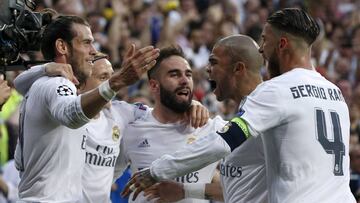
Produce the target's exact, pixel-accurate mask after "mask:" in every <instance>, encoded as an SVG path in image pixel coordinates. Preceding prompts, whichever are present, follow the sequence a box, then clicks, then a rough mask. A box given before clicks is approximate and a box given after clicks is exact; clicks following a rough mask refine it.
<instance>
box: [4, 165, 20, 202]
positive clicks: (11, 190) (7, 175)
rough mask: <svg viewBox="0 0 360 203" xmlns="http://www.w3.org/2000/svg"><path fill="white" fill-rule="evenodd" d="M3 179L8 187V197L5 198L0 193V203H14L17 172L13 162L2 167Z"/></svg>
mask: <svg viewBox="0 0 360 203" xmlns="http://www.w3.org/2000/svg"><path fill="white" fill-rule="evenodd" d="M2 171H3V174H2V176H3V179H4V181H5V182H6V184H7V186H8V195H7V197H6V198H5V197H4V196H3V195H2V193H1V192H0V203H14V202H16V200H17V199H18V189H17V187H18V185H19V182H20V177H19V172H18V171H17V170H16V168H15V161H14V160H10V161H8V162H7V163H6V164H5V165H4V166H3V167H2Z"/></svg>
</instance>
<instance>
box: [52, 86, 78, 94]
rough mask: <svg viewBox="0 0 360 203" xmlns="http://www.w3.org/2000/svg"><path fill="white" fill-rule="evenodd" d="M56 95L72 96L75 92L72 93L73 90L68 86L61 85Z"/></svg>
mask: <svg viewBox="0 0 360 203" xmlns="http://www.w3.org/2000/svg"><path fill="white" fill-rule="evenodd" d="M56 93H57V94H58V95H59V96H70V95H74V92H73V91H72V89H71V88H70V87H69V86H67V85H60V86H59V87H58V88H57V89H56Z"/></svg>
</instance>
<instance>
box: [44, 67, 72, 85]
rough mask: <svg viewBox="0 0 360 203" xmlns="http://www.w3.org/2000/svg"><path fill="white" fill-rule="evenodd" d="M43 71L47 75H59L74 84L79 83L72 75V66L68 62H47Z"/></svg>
mask: <svg viewBox="0 0 360 203" xmlns="http://www.w3.org/2000/svg"><path fill="white" fill-rule="evenodd" d="M45 73H46V75H47V76H49V77H54V76H61V77H64V78H67V79H68V80H70V81H71V82H73V83H74V84H75V85H79V81H78V80H77V78H76V77H75V75H74V72H73V70H72V67H71V65H70V64H65V63H54V62H52V63H47V64H46V65H45Z"/></svg>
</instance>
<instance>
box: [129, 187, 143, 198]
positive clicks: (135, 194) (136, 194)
mask: <svg viewBox="0 0 360 203" xmlns="http://www.w3.org/2000/svg"><path fill="white" fill-rule="evenodd" d="M141 191H143V189H142V188H141V187H138V188H137V189H136V190H135V192H134V195H133V198H132V200H133V201H135V199H136V198H137V196H138V195H139V194H140V192H141Z"/></svg>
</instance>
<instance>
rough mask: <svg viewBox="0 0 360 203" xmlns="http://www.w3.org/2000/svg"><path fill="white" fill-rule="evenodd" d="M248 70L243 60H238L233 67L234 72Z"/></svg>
mask: <svg viewBox="0 0 360 203" xmlns="http://www.w3.org/2000/svg"><path fill="white" fill-rule="evenodd" d="M245 71H246V66H245V63H244V62H242V61H238V62H236V63H235V65H234V67H233V73H234V74H239V73H240V74H242V73H244V72H245Z"/></svg>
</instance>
